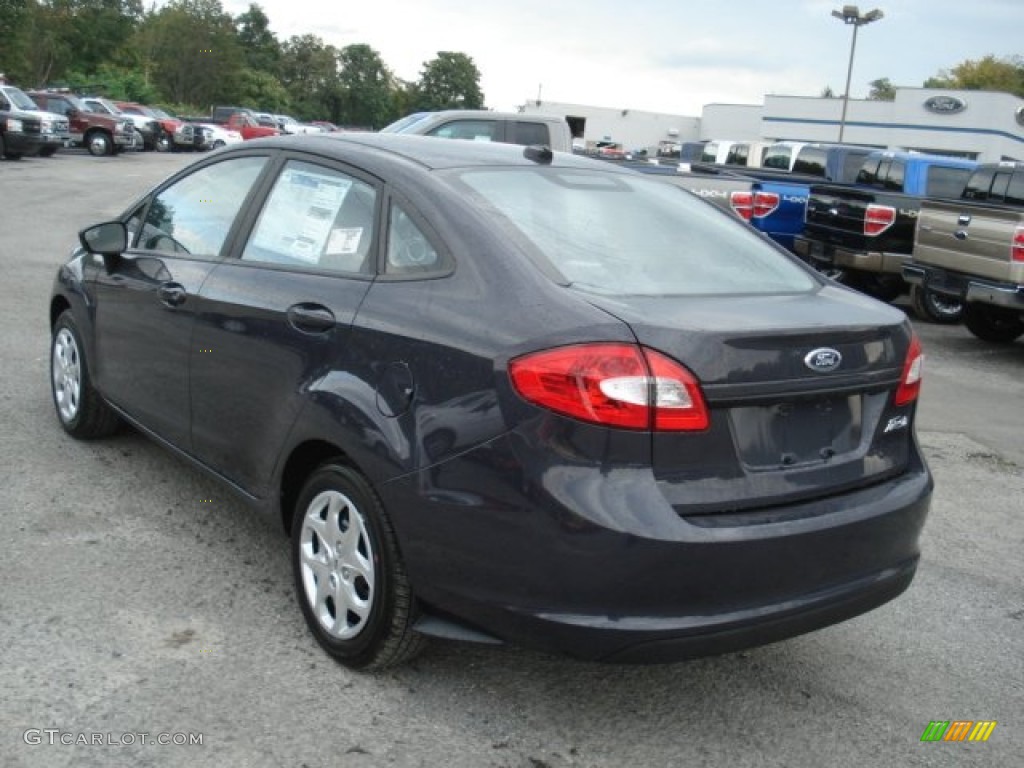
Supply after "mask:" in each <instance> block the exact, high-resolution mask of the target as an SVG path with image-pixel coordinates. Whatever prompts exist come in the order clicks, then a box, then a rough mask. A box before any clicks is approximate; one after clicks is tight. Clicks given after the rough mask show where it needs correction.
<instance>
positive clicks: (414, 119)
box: [380, 112, 431, 133]
mask: <svg viewBox="0 0 1024 768" xmlns="http://www.w3.org/2000/svg"><path fill="white" fill-rule="evenodd" d="M430 114H431V113H430V112H414V113H413V114H411V115H406V116H405V117H403V118H402V119H401V120H396V121H395V122H393V123H392V124H391V125H386V126H384V127H383V128H381V129H380V132H381V133H404V132H405V130H406V129H408V128H410V127H412V126H413V125H415V124H416V123H418V122H419V121H420V120H422V119H423V118H425V117H427V116H429V115H430Z"/></svg>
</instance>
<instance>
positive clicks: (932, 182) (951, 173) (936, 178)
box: [925, 165, 971, 197]
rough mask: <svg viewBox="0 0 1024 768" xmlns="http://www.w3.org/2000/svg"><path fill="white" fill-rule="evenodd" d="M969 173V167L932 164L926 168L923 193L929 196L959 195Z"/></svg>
mask: <svg viewBox="0 0 1024 768" xmlns="http://www.w3.org/2000/svg"><path fill="white" fill-rule="evenodd" d="M970 175H971V171H970V169H969V168H943V167H942V166H938V165H933V166H932V167H931V168H929V169H928V181H927V182H926V189H925V194H926V195H928V196H929V197H960V194H961V193H962V192H963V191H964V185H965V184H967V179H968V178H970Z"/></svg>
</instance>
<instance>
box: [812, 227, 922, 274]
mask: <svg viewBox="0 0 1024 768" xmlns="http://www.w3.org/2000/svg"><path fill="white" fill-rule="evenodd" d="M793 252H794V253H795V254H796V255H797V256H800V257H801V258H802V259H804V260H805V261H807V262H808V263H810V264H813V265H814V266H817V267H822V266H825V267H828V266H831V267H837V268H841V269H852V270H856V271H858V272H877V273H882V274H890V275H902V274H903V265H904V264H906V263H907V260H908V259H909V258H910V256H909V254H906V253H891V252H888V251H857V250H850V249H848V248H843V247H842V246H839V245H831V244H829V243H823V242H821V241H820V240H812V239H810V238H807V237H804V236H802V235H797V236H796V237H794V238H793Z"/></svg>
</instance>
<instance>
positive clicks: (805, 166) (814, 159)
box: [793, 147, 825, 178]
mask: <svg viewBox="0 0 1024 768" xmlns="http://www.w3.org/2000/svg"><path fill="white" fill-rule="evenodd" d="M793 173H806V174H807V175H808V176H821V177H822V178H824V177H825V150H824V149H822V148H821V147H804V148H803V149H801V150H800V151H799V152H798V153H797V156H796V161H795V162H794V163H793Z"/></svg>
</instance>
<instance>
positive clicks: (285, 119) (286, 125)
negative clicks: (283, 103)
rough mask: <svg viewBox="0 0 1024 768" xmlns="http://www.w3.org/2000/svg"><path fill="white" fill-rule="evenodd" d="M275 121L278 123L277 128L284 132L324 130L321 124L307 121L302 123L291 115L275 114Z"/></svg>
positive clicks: (317, 131) (319, 131) (316, 131)
mask: <svg viewBox="0 0 1024 768" xmlns="http://www.w3.org/2000/svg"><path fill="white" fill-rule="evenodd" d="M273 117H274V121H275V123H276V124H277V128H278V129H279V130H280V131H281V132H282V133H288V134H296V133H322V132H323V131H322V130H321V129H320V127H319V126H317V125H313V124H307V123H300V122H299V121H298V120H296V119H295V118H294V117H291V116H290V115H274V116H273Z"/></svg>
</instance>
